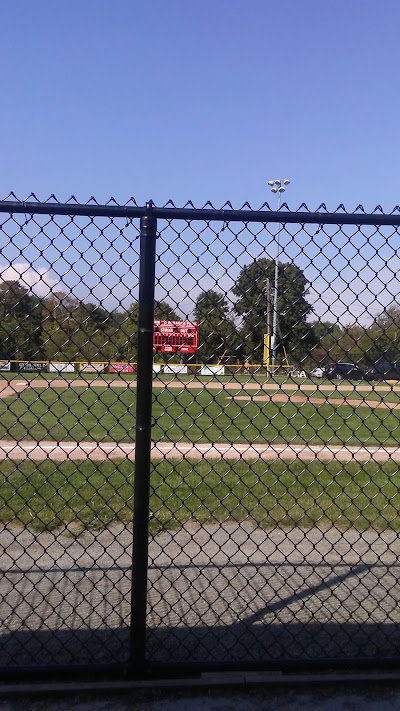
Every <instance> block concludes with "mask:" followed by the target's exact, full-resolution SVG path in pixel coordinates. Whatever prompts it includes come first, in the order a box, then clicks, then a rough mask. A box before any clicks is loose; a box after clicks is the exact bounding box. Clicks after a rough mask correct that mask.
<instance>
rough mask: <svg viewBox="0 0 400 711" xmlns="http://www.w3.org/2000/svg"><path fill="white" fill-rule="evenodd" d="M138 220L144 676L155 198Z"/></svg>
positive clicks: (138, 499)
mask: <svg viewBox="0 0 400 711" xmlns="http://www.w3.org/2000/svg"><path fill="white" fill-rule="evenodd" d="M146 209H147V214H146V215H145V216H144V217H142V218H141V220H140V276H139V317H138V351H137V400H136V450H135V477H134V482H135V493H134V514H133V561H132V597H131V604H132V608H131V640H130V642H131V643H130V650H131V656H130V662H131V669H132V671H133V673H134V675H135V676H136V677H140V676H143V674H144V668H145V654H146V608H147V574H148V531H149V498H150V464H151V411H152V377H153V329H154V283H155V255H156V233H157V220H156V218H155V217H153V215H152V212H151V211H152V203H151V202H149V203H147V205H146Z"/></svg>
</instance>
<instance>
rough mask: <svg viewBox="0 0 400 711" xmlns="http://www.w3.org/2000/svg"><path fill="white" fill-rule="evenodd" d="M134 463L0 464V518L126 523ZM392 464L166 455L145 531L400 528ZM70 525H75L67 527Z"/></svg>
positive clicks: (399, 486)
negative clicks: (231, 524) (233, 525)
mask: <svg viewBox="0 0 400 711" xmlns="http://www.w3.org/2000/svg"><path fill="white" fill-rule="evenodd" d="M132 479H133V464H132V462H129V461H127V460H121V461H113V462H111V461H105V462H91V461H83V462H79V463H78V462H71V461H69V462H59V463H56V462H51V461H44V462H39V463H37V462H31V461H29V460H24V461H21V462H12V461H2V462H0V521H1V522H2V523H3V524H6V525H7V524H16V525H21V526H25V527H29V528H32V529H33V530H35V531H43V530H53V529H55V528H58V527H60V526H67V527H68V525H71V530H73V531H74V532H75V533H76V532H79V531H80V530H84V529H94V530H101V529H102V528H104V527H106V526H108V525H110V524H112V523H113V522H123V523H124V524H129V523H131V521H132V508H133V499H132V497H133V483H132ZM399 492H400V469H399V466H398V465H397V464H396V463H395V462H391V461H388V462H386V463H384V464H377V463H375V462H368V463H366V464H364V465H362V466H361V465H360V464H358V463H357V462H351V463H348V464H341V463H340V462H330V463H327V464H323V463H321V462H317V461H314V462H310V463H307V464H305V463H304V462H300V461H296V462H292V463H285V462H282V461H276V462H274V463H269V464H268V463H266V462H262V461H259V460H258V461H254V462H244V461H239V462H228V461H224V460H221V461H218V462H213V463H211V462H207V461H204V460H203V461H188V460H184V461H175V462H172V461H162V462H158V463H155V464H154V465H153V471H152V474H151V498H150V512H151V516H150V532H151V533H152V534H153V535H155V534H156V533H158V532H160V531H161V530H163V529H170V528H180V527H181V526H182V525H184V524H185V523H186V522H188V521H196V522H198V523H200V524H206V523H214V522H221V521H227V520H232V521H238V522H240V521H244V520H247V521H250V522H253V523H254V525H257V526H259V527H261V528H264V529H268V528H271V527H281V528H284V529H288V528H294V527H302V528H306V529H307V528H311V527H314V526H331V525H334V526H336V527H338V528H341V529H343V530H345V529H348V528H357V529H358V530H360V531H362V530H366V529H368V528H373V529H375V530H377V531H383V530H386V529H393V530H396V531H398V530H400V493H399ZM72 524H73V526H72Z"/></svg>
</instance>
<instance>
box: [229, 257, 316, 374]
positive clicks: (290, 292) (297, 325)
mask: <svg viewBox="0 0 400 711" xmlns="http://www.w3.org/2000/svg"><path fill="white" fill-rule="evenodd" d="M274 272H275V265H274V262H273V261H271V260H269V259H266V258H265V257H261V258H260V259H257V260H256V261H254V262H252V263H251V264H248V265H247V266H245V267H243V269H242V270H241V272H240V274H239V277H238V279H237V281H236V284H235V286H234V288H233V290H232V291H233V293H234V294H235V296H238V297H239V298H238V301H237V302H236V304H235V309H236V312H237V313H238V314H239V315H240V316H241V317H242V330H241V333H242V336H243V339H244V342H245V344H246V350H247V352H248V355H249V357H250V358H251V359H252V360H253V361H255V362H258V363H260V362H262V358H263V340H264V334H265V333H267V298H266V284H267V280H269V284H270V285H272V284H273V283H274ZM307 284H308V282H307V279H306V277H305V276H304V274H303V272H302V270H301V269H300V268H299V267H297V266H296V265H295V264H291V263H281V262H279V263H278V304H277V307H278V308H277V311H278V339H277V342H278V348H277V350H278V360H279V358H282V357H283V349H284V348H285V350H286V352H287V353H288V354H292V356H291V357H292V358H293V359H294V360H295V362H300V361H301V359H302V357H303V356H304V355H305V354H306V353H307V352H308V350H309V348H310V347H311V345H312V340H313V339H312V334H311V330H310V326H309V324H307V322H306V319H307V316H308V314H309V313H311V311H312V308H311V306H310V304H309V303H308V302H307V301H306V298H305V297H306V295H307ZM271 296H272V294H271V289H270V304H271V309H270V311H271V323H272V298H271Z"/></svg>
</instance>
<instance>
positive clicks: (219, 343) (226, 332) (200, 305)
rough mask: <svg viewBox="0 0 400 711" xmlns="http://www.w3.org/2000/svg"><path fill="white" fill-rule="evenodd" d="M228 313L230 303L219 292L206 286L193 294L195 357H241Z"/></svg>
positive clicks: (235, 332)
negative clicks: (196, 334) (196, 345)
mask: <svg viewBox="0 0 400 711" xmlns="http://www.w3.org/2000/svg"><path fill="white" fill-rule="evenodd" d="M229 313H230V304H229V302H228V300H227V299H226V297H225V296H224V295H223V294H220V293H219V292H217V291H213V290H212V289H210V290H208V291H203V292H202V293H201V294H200V295H199V296H198V297H197V299H196V306H195V309H194V318H195V320H196V321H198V324H199V325H198V344H199V347H198V350H197V358H198V360H200V361H203V362H204V361H205V362H217V361H218V360H219V359H220V358H221V357H222V356H233V357H234V358H235V359H237V360H240V359H241V358H242V357H243V347H242V343H241V339H240V336H239V334H238V331H237V328H236V325H235V322H234V320H233V319H232V318H231V317H230V316H229Z"/></svg>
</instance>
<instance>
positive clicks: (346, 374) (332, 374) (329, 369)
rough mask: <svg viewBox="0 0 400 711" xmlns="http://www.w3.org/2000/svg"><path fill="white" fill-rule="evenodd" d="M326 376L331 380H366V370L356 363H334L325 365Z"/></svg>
mask: <svg viewBox="0 0 400 711" xmlns="http://www.w3.org/2000/svg"><path fill="white" fill-rule="evenodd" d="M325 377H326V378H329V379H330V380H364V379H365V372H364V371H363V370H362V369H361V368H359V367H358V365H354V363H332V364H331V365H327V366H326V367H325Z"/></svg>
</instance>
